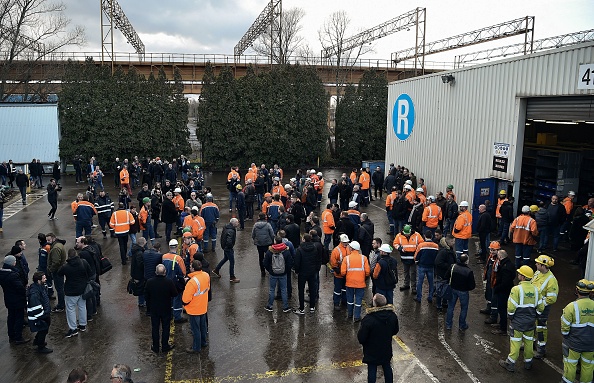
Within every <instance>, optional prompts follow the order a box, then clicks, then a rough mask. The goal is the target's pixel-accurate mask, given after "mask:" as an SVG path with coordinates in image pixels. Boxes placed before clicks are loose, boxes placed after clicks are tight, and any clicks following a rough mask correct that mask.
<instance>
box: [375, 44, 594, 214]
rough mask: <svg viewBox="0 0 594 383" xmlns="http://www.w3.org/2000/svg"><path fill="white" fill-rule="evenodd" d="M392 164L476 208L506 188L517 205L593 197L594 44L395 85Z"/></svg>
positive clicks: (389, 143) (389, 146) (391, 94)
mask: <svg viewBox="0 0 594 383" xmlns="http://www.w3.org/2000/svg"><path fill="white" fill-rule="evenodd" d="M387 117H388V118H387V129H386V163H394V164H396V165H398V164H400V165H402V166H406V167H407V168H409V169H410V170H411V171H413V172H414V173H415V175H416V176H417V177H422V178H424V179H425V182H426V185H427V188H428V193H429V194H436V193H438V192H439V191H443V192H445V188H446V185H448V184H453V185H454V192H455V194H456V196H457V200H458V202H460V201H462V200H467V201H468V202H469V203H471V206H472V208H473V211H474V212H476V211H477V210H478V205H480V204H481V203H484V201H485V200H491V201H495V198H496V195H497V193H498V192H499V190H501V189H503V190H506V191H507V192H508V195H513V196H514V197H515V199H516V208H518V207H520V208H521V206H522V205H526V204H528V205H530V204H534V203H537V202H538V201H546V202H548V201H549V200H550V197H551V196H552V195H553V194H557V195H561V196H562V195H566V194H567V192H568V191H570V190H573V191H575V192H576V194H577V202H578V203H579V204H580V205H583V204H585V203H586V201H587V199H588V197H592V196H594V194H593V193H594V134H593V133H594V43H592V42H588V43H582V44H577V45H571V46H568V47H564V48H558V49H554V50H548V51H545V52H541V53H533V54H529V55H525V56H519V57H513V58H509V59H503V60H500V61H496V62H488V63H486V64H481V65H475V66H472V67H467V68H462V69H458V70H452V71H447V72H441V73H437V74H430V75H426V76H422V77H416V78H410V79H406V80H402V81H396V82H393V83H390V84H389V91H388V116H387Z"/></svg>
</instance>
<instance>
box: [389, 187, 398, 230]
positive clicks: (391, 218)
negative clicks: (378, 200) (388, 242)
mask: <svg viewBox="0 0 594 383" xmlns="http://www.w3.org/2000/svg"><path fill="white" fill-rule="evenodd" d="M396 190H397V188H396V186H392V190H391V191H390V194H388V195H387V196H386V215H387V216H388V223H389V224H390V230H388V232H387V234H390V235H394V233H395V232H396V222H395V221H394V216H393V214H392V208H393V207H394V203H396V199H397V198H398V194H397V193H396Z"/></svg>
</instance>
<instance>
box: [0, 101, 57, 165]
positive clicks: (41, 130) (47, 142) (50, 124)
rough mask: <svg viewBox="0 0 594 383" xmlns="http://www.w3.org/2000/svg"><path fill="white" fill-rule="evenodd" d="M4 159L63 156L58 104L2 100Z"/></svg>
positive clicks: (0, 156)
mask: <svg viewBox="0 0 594 383" xmlns="http://www.w3.org/2000/svg"><path fill="white" fill-rule="evenodd" d="M0 137H1V138H0V161H8V160H9V159H11V160H13V161H14V162H15V163H17V164H18V163H29V162H31V160H32V159H33V158H36V159H37V158H39V159H40V160H41V162H43V163H48V162H54V161H57V160H59V159H60V157H59V148H58V145H59V143H60V126H59V122H58V105H57V104H11V103H5V104H0Z"/></svg>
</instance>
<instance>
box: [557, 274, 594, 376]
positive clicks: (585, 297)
mask: <svg viewBox="0 0 594 383" xmlns="http://www.w3.org/2000/svg"><path fill="white" fill-rule="evenodd" d="M593 290H594V282H591V281H588V280H585V279H582V280H580V281H578V283H577V284H576V286H575V292H576V294H577V296H578V298H577V299H576V300H575V301H573V302H571V303H569V304H568V305H567V306H565V308H564V309H563V315H562V316H561V334H563V343H562V350H563V381H564V382H567V383H573V381H574V380H575V371H576V367H577V364H578V361H579V362H580V365H581V374H580V382H591V381H592V372H593V371H594V301H593V300H591V299H589V295H590V293H591V292H592V291H593Z"/></svg>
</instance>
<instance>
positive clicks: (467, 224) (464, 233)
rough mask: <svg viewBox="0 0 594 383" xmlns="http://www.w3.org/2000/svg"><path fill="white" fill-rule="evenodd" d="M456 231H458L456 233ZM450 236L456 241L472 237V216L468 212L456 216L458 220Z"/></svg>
mask: <svg viewBox="0 0 594 383" xmlns="http://www.w3.org/2000/svg"><path fill="white" fill-rule="evenodd" d="M456 230H458V232H457V233H456ZM452 235H453V236H454V238H458V239H468V238H470V236H471V235H472V215H471V214H470V212H469V211H468V210H466V211H464V212H460V214H458V218H456V222H454V228H453V229H452Z"/></svg>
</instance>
